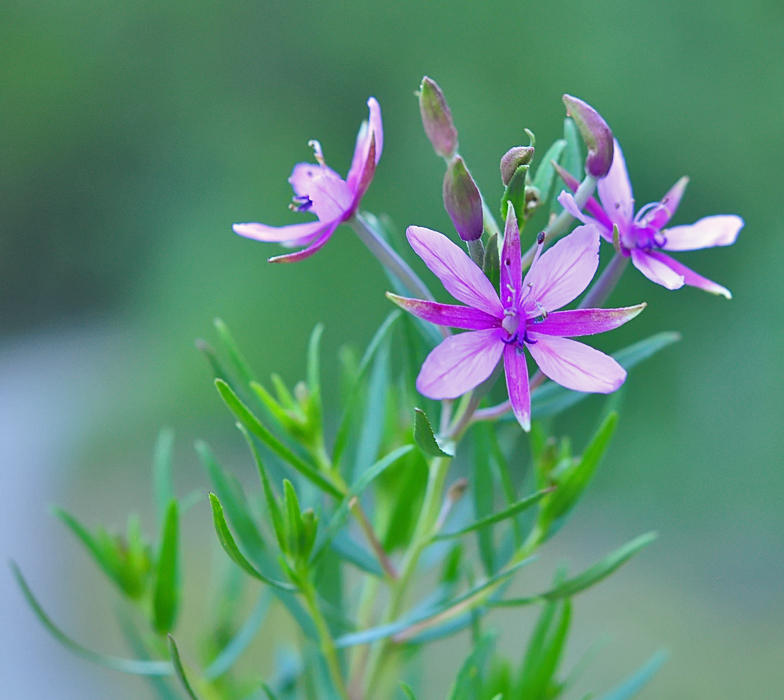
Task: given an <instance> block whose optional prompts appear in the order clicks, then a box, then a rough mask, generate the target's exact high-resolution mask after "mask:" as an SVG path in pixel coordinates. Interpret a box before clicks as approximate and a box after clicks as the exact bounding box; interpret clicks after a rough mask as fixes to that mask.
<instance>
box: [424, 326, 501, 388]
mask: <svg viewBox="0 0 784 700" xmlns="http://www.w3.org/2000/svg"><path fill="white" fill-rule="evenodd" d="M502 335H506V333H505V331H503V330H502V329H499V328H492V329H489V330H484V331H468V332H467V333H460V334H458V335H452V336H449V337H448V338H447V339H446V340H444V341H443V342H442V343H441V344H440V345H438V346H437V347H436V348H435V349H434V350H433V351H432V352H431V353H430V354H429V355H428V356H427V358H426V359H425V362H424V364H423V365H422V369H421V371H420V372H419V376H418V377H417V381H416V386H417V390H418V391H419V393H420V394H423V395H424V396H428V397H430V398H431V399H456V398H457V397H458V396H462V395H463V394H465V393H466V392H468V391H470V390H471V389H473V388H474V387H476V386H478V385H479V384H481V383H482V382H483V381H484V380H485V379H487V378H488V377H489V376H490V375H491V374H492V373H493V370H494V369H495V366H496V365H497V364H498V361H499V360H500V359H501V353H502V352H503V350H504V343H503V341H502V340H501V336H502Z"/></svg>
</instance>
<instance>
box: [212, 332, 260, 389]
mask: <svg viewBox="0 0 784 700" xmlns="http://www.w3.org/2000/svg"><path fill="white" fill-rule="evenodd" d="M213 323H214V325H215V330H216V331H217V332H218V337H219V338H220V341H221V344H222V345H223V349H224V351H225V352H226V355H227V357H228V358H229V362H230V363H231V368H232V370H234V374H235V375H236V376H237V378H238V379H239V380H240V382H241V383H242V385H243V386H248V385H249V384H250V383H251V382H252V381H254V380H255V377H254V376H253V372H252V371H251V369H250V366H249V365H248V363H247V362H246V361H245V358H244V357H243V356H242V353H241V352H240V349H239V347H238V346H237V343H236V342H235V341H234V338H233V337H232V335H231V333H230V332H229V328H228V326H227V325H226V324H225V323H224V322H223V321H222V320H221V319H219V318H216V319H215V320H214V321H213Z"/></svg>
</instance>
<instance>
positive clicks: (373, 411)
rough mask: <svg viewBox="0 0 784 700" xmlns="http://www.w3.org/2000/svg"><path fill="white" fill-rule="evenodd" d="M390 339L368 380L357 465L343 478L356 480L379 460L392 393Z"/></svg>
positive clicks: (382, 348) (380, 350) (383, 347)
mask: <svg viewBox="0 0 784 700" xmlns="http://www.w3.org/2000/svg"><path fill="white" fill-rule="evenodd" d="M390 341H391V338H390V337H387V338H386V339H385V341H384V342H383V343H382V344H381V347H380V348H379V349H378V352H377V353H376V359H375V362H374V363H373V369H372V371H371V373H370V378H369V380H368V388H367V396H366V397H365V410H364V411H363V412H362V419H361V422H360V428H359V436H358V438H357V441H356V456H355V458H354V468H353V470H351V473H349V471H348V470H345V476H344V478H345V479H346V480H347V481H353V480H354V478H356V475H357V474H361V473H362V470H363V469H365V468H366V467H367V465H368V464H373V462H375V461H376V460H377V459H378V452H379V450H380V449H381V441H382V440H383V438H384V423H385V421H386V414H387V394H388V392H389V346H390V344H391V342H390Z"/></svg>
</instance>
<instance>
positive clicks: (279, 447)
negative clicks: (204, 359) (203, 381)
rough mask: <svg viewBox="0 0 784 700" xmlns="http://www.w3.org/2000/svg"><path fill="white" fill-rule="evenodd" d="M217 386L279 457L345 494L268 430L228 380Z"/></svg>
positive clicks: (320, 483) (326, 488) (217, 382)
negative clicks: (227, 382)
mask: <svg viewBox="0 0 784 700" xmlns="http://www.w3.org/2000/svg"><path fill="white" fill-rule="evenodd" d="M215 386H216V387H217V389H218V392H219V393H220V395H221V398H222V399H223V401H224V402H225V404H226V405H227V406H228V407H229V410H230V411H231V412H232V413H233V414H234V415H235V416H236V417H237V419H238V420H239V421H240V423H242V424H243V425H244V426H245V427H246V428H247V429H248V430H249V431H250V432H251V433H253V434H254V435H255V436H256V437H257V438H259V440H261V441H262V442H263V443H264V444H265V445H266V446H267V447H269V449H270V450H272V451H273V452H274V453H275V454H276V455H278V457H280V458H281V459H282V460H284V461H286V462H288V463H289V464H290V465H291V466H292V467H294V469H296V470H297V471H298V472H299V473H300V474H302V476H304V477H305V478H306V479H308V480H310V481H312V482H313V483H314V484H315V485H316V486H318V487H319V488H320V489H321V490H322V491H325V492H327V493H329V494H330V495H332V496H335V497H336V498H340V497H341V496H342V495H343V494H342V493H341V492H340V490H339V489H338V488H337V487H336V486H335V485H334V484H333V483H332V482H330V481H328V480H327V479H326V478H325V477H324V476H322V475H321V474H320V473H319V472H318V471H317V470H316V468H315V467H313V466H311V465H310V464H308V463H307V462H306V461H305V460H304V459H302V458H301V457H299V456H298V455H297V454H296V453H294V452H293V451H292V450H291V449H290V448H289V447H287V446H286V445H285V444H283V443H282V442H281V441H280V440H278V438H276V437H275V436H274V435H273V434H272V433H271V432H270V431H269V430H267V428H265V427H264V425H262V423H261V421H259V419H258V418H256V416H255V415H253V413H252V412H251V411H250V409H249V408H248V407H247V406H246V405H245V404H244V403H242V401H241V400H240V398H239V397H238V396H237V394H235V393H234V391H233V390H232V388H231V387H230V386H229V385H228V384H226V382H224V381H222V380H220V379H216V380H215Z"/></svg>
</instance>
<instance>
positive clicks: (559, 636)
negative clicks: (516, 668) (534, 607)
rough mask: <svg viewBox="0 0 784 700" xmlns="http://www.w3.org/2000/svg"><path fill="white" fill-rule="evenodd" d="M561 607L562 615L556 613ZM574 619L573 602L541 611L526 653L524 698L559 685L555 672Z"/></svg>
mask: <svg viewBox="0 0 784 700" xmlns="http://www.w3.org/2000/svg"><path fill="white" fill-rule="evenodd" d="M558 608H560V616H558V617H557V618H556V617H555V613H556V612H557V611H558ZM570 621H571V604H570V602H569V601H568V600H567V601H564V603H563V604H561V605H556V604H550V605H548V606H547V607H545V609H544V610H543V611H542V615H541V616H540V623H541V622H544V624H543V625H540V624H537V628H536V629H535V631H534V635H533V636H532V638H531V640H532V643H531V645H530V646H529V647H528V651H527V653H526V656H525V664H524V666H523V674H522V678H521V681H520V695H521V697H526V698H528V697H531V698H540V697H545V695H546V691H547V689H548V688H550V687H553V686H555V685H556V683H557V682H556V680H555V674H556V672H557V670H558V665H559V663H560V661H561V656H562V654H563V649H564V644H565V642H566V637H567V634H568V632H569V624H570Z"/></svg>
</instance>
